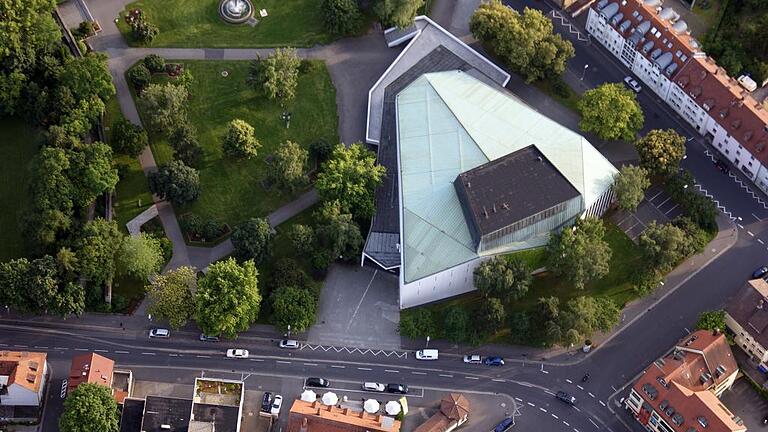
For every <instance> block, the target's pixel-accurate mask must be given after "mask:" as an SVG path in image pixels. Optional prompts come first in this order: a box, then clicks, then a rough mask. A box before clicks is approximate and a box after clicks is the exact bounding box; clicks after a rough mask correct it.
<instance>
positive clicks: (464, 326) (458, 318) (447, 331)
mask: <svg viewBox="0 0 768 432" xmlns="http://www.w3.org/2000/svg"><path fill="white" fill-rule="evenodd" d="M471 331H472V329H471V324H470V317H469V313H468V312H467V311H466V310H465V309H464V308H462V307H461V306H457V305H453V306H449V307H448V308H447V309H446V311H445V315H444V318H443V333H444V335H445V337H446V339H448V340H449V341H451V342H466V341H468V340H470V339H471V335H470V333H471Z"/></svg>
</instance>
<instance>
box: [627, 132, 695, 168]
mask: <svg viewBox="0 0 768 432" xmlns="http://www.w3.org/2000/svg"><path fill="white" fill-rule="evenodd" d="M635 148H636V149H637V154H638V155H640V166H641V167H643V168H645V169H646V170H648V172H650V173H651V174H653V175H660V176H667V175H669V174H673V173H674V172H676V171H677V169H678V167H679V166H680V161H682V160H683V156H685V137H682V136H680V135H679V134H678V133H677V132H675V131H674V130H673V129H663V130H662V129H654V130H652V131H650V132H648V134H646V135H645V136H644V137H642V138H640V139H639V140H637V142H636V143H635Z"/></svg>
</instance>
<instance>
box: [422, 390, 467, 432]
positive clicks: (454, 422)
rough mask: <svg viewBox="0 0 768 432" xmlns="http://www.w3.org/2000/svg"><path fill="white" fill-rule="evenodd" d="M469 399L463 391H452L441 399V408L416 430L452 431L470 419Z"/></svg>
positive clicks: (424, 431)
mask: <svg viewBox="0 0 768 432" xmlns="http://www.w3.org/2000/svg"><path fill="white" fill-rule="evenodd" d="M469 412H470V409H469V400H467V398H466V396H464V395H463V394H461V393H450V394H448V395H446V396H445V397H444V398H443V400H441V401H440V409H439V410H438V411H437V412H436V413H435V415H433V416H432V417H430V418H429V419H427V421H426V422H424V423H422V424H420V425H419V427H417V428H416V429H415V430H414V432H451V431H452V430H454V429H456V428H457V427H459V426H461V425H463V424H464V423H466V422H467V421H468V420H469Z"/></svg>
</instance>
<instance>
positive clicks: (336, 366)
mask: <svg viewBox="0 0 768 432" xmlns="http://www.w3.org/2000/svg"><path fill="white" fill-rule="evenodd" d="M331 367H332V368H336V369H346V368H347V367H346V366H338V365H331Z"/></svg>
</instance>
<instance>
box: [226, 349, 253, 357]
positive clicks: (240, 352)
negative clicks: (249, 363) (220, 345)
mask: <svg viewBox="0 0 768 432" xmlns="http://www.w3.org/2000/svg"><path fill="white" fill-rule="evenodd" d="M227 357H229V358H248V350H247V349H240V348H237V349H235V348H233V349H228V350H227Z"/></svg>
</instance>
